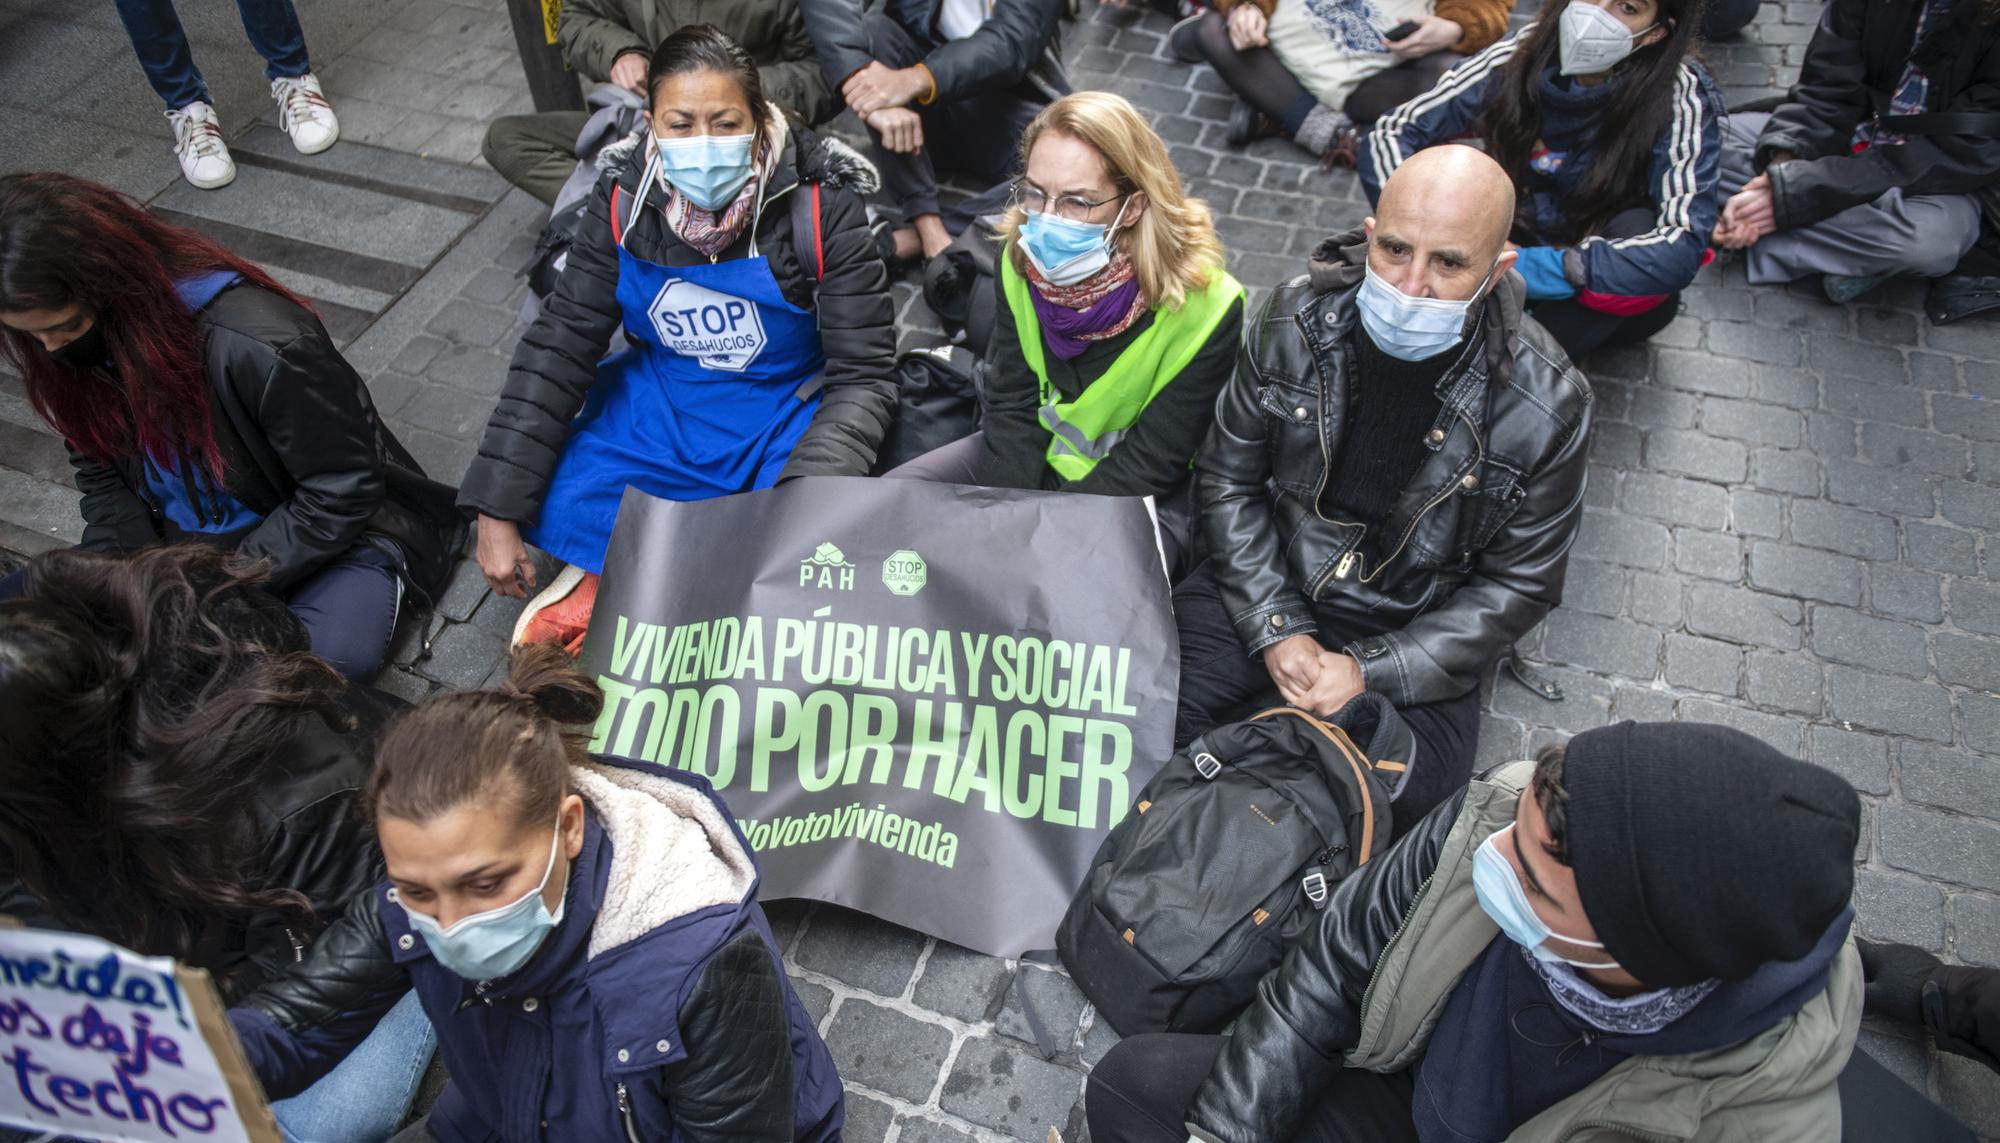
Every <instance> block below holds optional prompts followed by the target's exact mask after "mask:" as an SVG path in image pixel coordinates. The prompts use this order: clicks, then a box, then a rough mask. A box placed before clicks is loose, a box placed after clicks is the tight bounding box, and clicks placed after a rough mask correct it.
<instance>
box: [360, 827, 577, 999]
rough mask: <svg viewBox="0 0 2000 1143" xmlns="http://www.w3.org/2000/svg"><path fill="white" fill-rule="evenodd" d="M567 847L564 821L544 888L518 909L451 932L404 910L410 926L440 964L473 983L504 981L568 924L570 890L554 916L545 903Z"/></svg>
mask: <svg viewBox="0 0 2000 1143" xmlns="http://www.w3.org/2000/svg"><path fill="white" fill-rule="evenodd" d="M561 843H562V822H561V819H560V818H558V819H557V822H556V835H555V837H554V838H553V839H551V840H550V841H549V867H548V868H547V869H545V870H543V871H542V883H541V884H540V885H537V886H535V888H534V890H533V891H532V892H530V893H529V894H528V895H527V896H525V897H523V898H521V899H520V900H518V901H515V902H514V903H513V904H511V905H502V906H500V907H499V908H498V909H488V910H487V911H486V912H484V913H474V914H472V915H471V916H469V917H460V918H459V919H458V922H457V923H456V924H454V925H452V927H451V928H449V929H447V928H443V927H441V926H440V925H439V924H438V923H437V918H435V917H432V916H430V915H429V914H426V913H419V912H417V911H416V910H415V909H412V908H410V907H409V906H408V905H403V912H404V913H405V914H407V915H408V916H409V918H410V927H411V928H413V929H415V930H416V931H417V934H418V935H419V936H421V937H423V938H424V944H426V945H428V946H429V947H430V950H431V955H432V956H434V957H436V958H437V962H438V963H439V964H441V965H443V966H445V967H446V968H448V969H450V970H451V971H453V972H454V973H457V974H458V975H459V976H462V977H464V978H465V979H467V980H498V979H500V978H501V977H503V976H507V975H509V974H511V973H514V972H517V971H519V970H520V968H521V966H522V965H524V964H527V963H528V958H530V957H532V956H534V955H535V950H536V949H538V948H541V947H542V942H543V941H544V940H546V939H547V938H548V935H549V932H550V931H551V930H553V929H554V928H555V927H556V926H557V925H559V924H561V923H562V917H563V908H564V907H565V906H566V905H568V904H569V887H568V886H567V885H565V886H564V887H563V897H562V900H560V901H558V902H557V903H556V911H555V912H554V913H553V914H552V913H550V912H549V907H548V906H547V905H545V904H543V903H542V891H543V890H545V889H547V888H548V886H549V878H550V877H553V876H554V875H555V871H556V846H558V845H560V844H561ZM397 904H402V902H401V901H398V902H397Z"/></svg>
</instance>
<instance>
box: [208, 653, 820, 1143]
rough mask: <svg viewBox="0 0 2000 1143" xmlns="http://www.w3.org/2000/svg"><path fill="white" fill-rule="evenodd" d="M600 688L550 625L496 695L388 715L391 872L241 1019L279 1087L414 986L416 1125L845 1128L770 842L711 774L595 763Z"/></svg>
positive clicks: (712, 1133)
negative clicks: (790, 962)
mask: <svg viewBox="0 0 2000 1143" xmlns="http://www.w3.org/2000/svg"><path fill="white" fill-rule="evenodd" d="M603 705H604V697H603V695H602V694H601V693H600V692H599V691H598V689H597V686H596V684H594V683H592V682H591V681H590V680H589V679H588V678H585V677H584V676H583V675H581V674H578V673H577V671H576V670H575V668H574V667H572V666H571V665H570V664H569V661H568V659H567V657H566V656H565V655H564V654H563V653H562V651H561V650H560V649H559V648H557V647H554V646H551V645H548V644H540V645H535V646H529V647H523V648H520V649H518V650H516V651H515V652H514V656H513V659H512V662H511V663H510V664H509V669H508V675H507V681H506V682H504V683H503V684H501V687H500V689H499V690H497V691H475V692H467V693H462V694H452V695H444V696H440V697H437V698H433V699H431V700H430V701H429V702H426V703H424V704H423V705H422V706H420V707H418V708H416V709H415V710H414V711H411V712H410V713H408V714H406V715H403V716H402V717H401V718H399V719H397V720H396V721H395V722H394V723H393V724H391V726H390V728H389V730H388V732H387V733H386V734H385V735H384V737H383V740H382V745H381V748H380V750H379V751H378V752H377V755H376V761H375V775H374V777H373V779H372V780H371V781H370V783H369V787H368V800H369V804H370V807H371V809H372V811H373V813H372V816H373V820H374V822H375V829H376V835H377V836H378V837H379V838H380V839H381V844H382V853H383V856H384V857H385V858H386V859H387V862H388V880H387V882H386V883H385V884H382V885H379V886H377V887H376V888H374V889H371V890H369V891H367V892H365V893H363V894H362V895H360V896H359V897H356V898H355V899H354V902H353V905H352V906H351V907H350V908H349V909H348V910H347V912H346V913H345V914H344V915H343V916H342V917H341V919H340V920H339V921H337V922H336V923H335V924H334V926H333V928H332V929H330V930H329V931H328V933H327V935H326V936H325V937H324V938H322V939H321V940H320V942H319V943H318V944H316V945H314V946H313V948H312V950H311V952H309V953H308V954H307V955H306V958H305V961H304V963H302V964H299V965H296V966H294V967H293V968H292V970H291V971H290V972H289V973H287V974H286V975H285V976H282V977H280V978H279V979H277V980H276V981H274V982H272V983H271V984H270V985H268V986H267V987H265V988H264V989H263V990H261V991H259V992H258V993H256V994H255V995H252V996H251V997H249V998H248V999H247V1000H246V1001H244V1003H243V1005H242V1006H241V1007H238V1008H236V1009H234V1010H232V1012H231V1013H230V1016H231V1021H232V1023H234V1024H235V1026H236V1030H237V1033H238V1035H239V1036H240V1037H241V1039H242V1041H243V1045H244V1048H245V1049H246V1050H247V1052H248V1054H249V1058H250V1061H251V1064H252V1066H253V1067H254V1068H255V1069H256V1071H257V1074H258V1076H259V1077H260V1078H261V1079H262V1080H263V1082H264V1090H265V1091H267V1092H270V1093H272V1094H273V1095H277V1096H283V1095H285V1094H288V1093H290V1092H293V1091H296V1090H298V1089H299V1088H300V1087H302V1086H304V1085H305V1084H308V1083H311V1082H312V1081H313V1079H314V1078H315V1077H317V1076H319V1075H321V1074H323V1073H324V1072H325V1071H326V1070H327V1069H328V1068H329V1067H332V1066H333V1065H334V1063H335V1062H336V1061H338V1060H339V1059H341V1057H342V1056H344V1055H345V1054H346V1053H347V1051H348V1050H349V1049H350V1047H351V1046H352V1045H353V1044H354V1043H356V1042H357V1041H358V1040H359V1039H360V1038H361V1037H362V1036H363V1035H364V1034H366V1032H367V1029H368V1027H369V1026H370V1025H371V1024H372V1023H373V1022H374V1021H375V1019H376V1018H377V1016H378V1015H379V1014H380V1013H381V1012H382V1011H383V1010H384V1009H385V1008H386V1007H387V1005H388V1001H389V1000H390V999H392V998H393V997H394V996H395V995H396V994H397V993H399V992H401V991H402V990H403V989H406V988H409V987H412V986H414V987H415V988H416V991H417V995H418V996H419V997H420V998H421V999H422V1001H423V1006H424V1009H425V1011H427V1012H429V1013H430V1016H431V1020H432V1022H433V1023H434V1024H436V1026H437V1030H438V1039H439V1043H440V1046H441V1048H442V1050H443V1053H444V1061H445V1065H446V1068H447V1070H448V1071H449V1072H450V1074H451V1086H450V1087H448V1088H447V1089H446V1090H445V1093H444V1095H443V1096H442V1097H440V1098H439V1100H438V1102H437V1105H436V1107H435V1108H434V1109H433V1110H432V1111H431V1113H430V1116H429V1119H428V1120H427V1121H426V1123H424V1124H419V1125H417V1126H414V1127H412V1128H410V1129H409V1130H407V1131H405V1132H404V1133H403V1134H402V1135H399V1136H397V1139H398V1140H399V1141H400V1143H428V1141H430V1140H439V1139H443V1140H451V1139H562V1140H609V1139H658V1140H663V1139H677V1140H686V1141H687V1143H710V1141H719V1140H725V1139H726V1140H748V1139H756V1140H794V1139H796V1140H810V1141H814V1143H818V1141H822V1140H824V1141H837V1140H839V1138H840V1128H841V1119H842V1097H841V1087H840V1078H839V1076H838V1075H837V1074H836V1073H835V1071H834V1066H833V1060H832V1058H831V1057H830V1056H829V1055H828V1054H827V1051H826V1046H825V1045H824V1044H822V1043H821V1042H820V1038H819V1034H818V1033H817V1032H816V1031H815V1030H814V1026H813V1021H812V1017H811V1016H810V1015H809V1014H808V1013H807V1012H806V1009H805V1006H804V1005H803V1004H801V1003H800V1002H799V998H798V996H797V995H796V994H795V993H794V992H793V991H792V987H791V983H790V981H789V980H788V979H787V978H786V976H785V970H784V967H783V965H782V964H781V963H780V962H779V959H778V952H777V948H776V946H775V944H774V943H773V940H772V937H771V931H770V926H769V925H768V923H767V922H766V921H765V919H764V913H763V910H762V909H761V908H760V907H759V906H758V904H757V876H758V874H757V862H756V858H755V856H754V855H753V854H752V852H751V850H750V847H749V845H748V844H747V843H746V842H745V841H744V840H743V835H742V834H740V833H738V832H737V830H736V827H735V825H734V822H733V821H732V819H731V817H730V813H729V810H728V807H726V806H724V805H723V804H722V801H721V799H719V798H717V797H716V796H715V794H714V792H713V791H712V790H711V789H710V788H709V786H708V784H707V783H706V782H704V781H703V780H702V779H701V778H699V777H689V776H687V775H686V774H685V773H684V772H682V771H674V770H665V769H661V768H658V767H653V766H633V767H626V766H621V765H615V764H609V763H602V764H600V763H597V762H593V761H592V760H591V758H590V757H589V756H588V755H587V754H586V753H585V752H584V747H583V743H584V741H585V739H586V738H587V737H588V733H589V728H590V725H591V723H592V722H593V721H595V720H596V718H597V715H598V712H599V710H600V709H601V708H602V707H603ZM475 999H476V1000H477V1001H479V1002H478V1003H474V1000H475Z"/></svg>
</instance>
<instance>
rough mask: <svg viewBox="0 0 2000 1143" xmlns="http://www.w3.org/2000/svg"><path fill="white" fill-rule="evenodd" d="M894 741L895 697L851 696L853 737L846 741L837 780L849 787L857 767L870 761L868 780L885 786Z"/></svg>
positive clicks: (856, 779) (858, 774) (893, 761)
mask: <svg viewBox="0 0 2000 1143" xmlns="http://www.w3.org/2000/svg"><path fill="white" fill-rule="evenodd" d="M871 719H872V721H873V725H872V727H871V725H870V722H871ZM895 742H896V703H895V700H894V699H891V698H889V697H888V696H887V695H855V696H854V737H853V738H852V739H850V740H849V741H848V743H847V772H846V773H845V774H844V775H843V776H842V777H841V782H842V783H843V784H845V785H849V786H852V785H854V784H855V783H856V782H859V781H860V780H861V767H862V766H864V765H866V764H867V763H869V762H870V761H873V762H874V765H873V766H872V767H870V768H869V772H868V773H869V777H868V780H869V781H870V782H872V783H874V784H875V785H878V786H882V785H887V784H888V782H889V770H890V768H891V767H893V766H894V765H895V764H896V747H895Z"/></svg>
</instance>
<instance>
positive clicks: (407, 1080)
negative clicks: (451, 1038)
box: [271, 992, 437, 1143]
mask: <svg viewBox="0 0 2000 1143" xmlns="http://www.w3.org/2000/svg"><path fill="white" fill-rule="evenodd" d="M436 1050H437V1032H436V1031H435V1030H434V1029H433V1028H432V1027H431V1020H430V1017H429V1016H426V1015H424V1007H423V1005H422V1004H419V1003H418V1002H417V994H416V993H415V992H409V993H406V994H404V996H403V998H402V999H401V1000H399V1001H397V1002H396V1006H395V1007H394V1008H391V1009H389V1011H388V1014H387V1015H385V1016H383V1017H382V1020H381V1022H380V1023H378V1024H376V1025H375V1030H374V1031H373V1032H370V1033H369V1034H368V1038H367V1039H365V1040H363V1041H361V1043H360V1044H359V1045H358V1046H357V1047H356V1048H355V1049H354V1050H353V1051H352V1052H350V1053H348V1056H347V1058H346V1059H344V1060H342V1061H340V1064H339V1066H337V1067H335V1068H334V1069H333V1070H332V1071H330V1072H328V1073H327V1074H326V1075H324V1076H322V1077H320V1081H319V1082H318V1083H316V1084H314V1085H312V1086H311V1087H309V1088H307V1089H305V1090H304V1091H302V1092H300V1093H299V1094H297V1095H295V1096H293V1097H292V1098H290V1099H281V1100H279V1101H278V1102H276V1103H274V1104H272V1105H271V1110H272V1112H274V1113H275V1114H276V1115H277V1117H278V1126H279V1127H280V1128H281V1129H283V1131H284V1133H285V1139H286V1140H287V1143H382V1140H384V1139H387V1138H389V1137H390V1136H391V1135H394V1134H395V1133H396V1130H397V1128H399V1127H401V1126H402V1125H403V1120H404V1119H405V1118H406V1117H407V1116H408V1115H409V1114H410V1104H411V1103H412V1102H413V1101H414V1100H415V1099H416V1098H417V1087H418V1085H420V1084H421V1083H423V1079H424V1071H425V1069H427V1068H429V1067H430V1063H431V1054H432V1053H433V1052H435V1051H436Z"/></svg>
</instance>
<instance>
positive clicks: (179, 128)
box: [167, 102, 236, 190]
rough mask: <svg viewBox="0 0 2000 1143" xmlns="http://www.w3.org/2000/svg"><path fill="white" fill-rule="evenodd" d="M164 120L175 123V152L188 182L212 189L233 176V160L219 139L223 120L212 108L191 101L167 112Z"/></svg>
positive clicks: (234, 175)
mask: <svg viewBox="0 0 2000 1143" xmlns="http://www.w3.org/2000/svg"><path fill="white" fill-rule="evenodd" d="M167 122H169V123H172V124H173V125H174V154H176V155H178V156H180V160H181V174H183V175H186V176H187V181H188V182H191V183H193V184H194V185H195V186H197V187H200V188H201V189H202V190H214V189H215V188H216V187H220V186H227V185H229V183H230V182H231V181H232V180H234V179H235V178H236V160H234V159H232V158H230V157H229V144H227V143H224V142H223V141H222V121H221V120H219V119H217V118H216V117H215V108H213V107H210V106H209V105H208V104H206V103H199V102H197V103H190V104H188V105H187V106H186V107H182V108H180V109H178V110H175V111H169V112H167Z"/></svg>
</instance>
